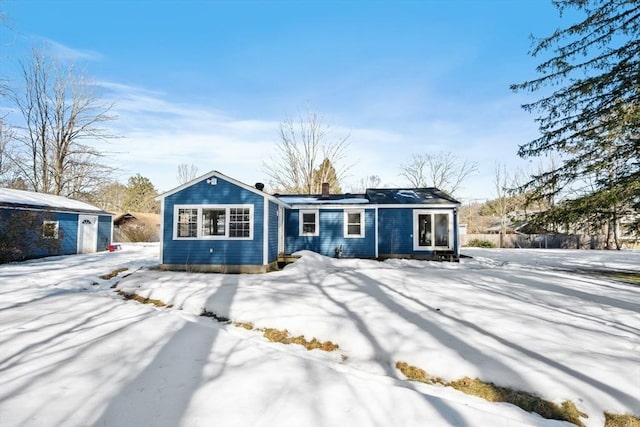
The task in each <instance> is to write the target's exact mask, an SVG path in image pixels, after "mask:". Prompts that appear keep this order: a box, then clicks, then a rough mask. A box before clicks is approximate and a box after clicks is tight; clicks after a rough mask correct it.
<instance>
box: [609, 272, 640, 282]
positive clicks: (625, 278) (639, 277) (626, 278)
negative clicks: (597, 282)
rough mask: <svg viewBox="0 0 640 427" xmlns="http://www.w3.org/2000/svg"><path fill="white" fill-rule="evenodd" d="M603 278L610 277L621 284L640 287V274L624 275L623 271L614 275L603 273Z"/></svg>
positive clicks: (613, 273)
mask: <svg viewBox="0 0 640 427" xmlns="http://www.w3.org/2000/svg"><path fill="white" fill-rule="evenodd" d="M603 276H606V277H610V278H612V279H615V280H619V281H621V282H627V283H631V284H634V285H640V273H624V272H621V271H615V272H612V273H603Z"/></svg>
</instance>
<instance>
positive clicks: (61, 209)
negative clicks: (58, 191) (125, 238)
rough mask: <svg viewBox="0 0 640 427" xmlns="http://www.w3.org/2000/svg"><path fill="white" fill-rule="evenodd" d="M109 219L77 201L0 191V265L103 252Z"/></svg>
mask: <svg viewBox="0 0 640 427" xmlns="http://www.w3.org/2000/svg"><path fill="white" fill-rule="evenodd" d="M112 217H113V215H112V214H110V213H109V212H105V211H103V210H102V209H100V208H98V207H96V206H93V205H91V204H89V203H85V202H81V201H78V200H72V199H68V198H66V197H61V196H55V195H52V194H44V193H34V192H32V191H22V190H13V189H8V188H0V262H10V261H21V260H25V259H30V258H41V257H45V256H52V255H71V254H80V253H92V252H97V251H104V250H107V249H108V247H109V245H110V244H111V238H112V228H113V227H112Z"/></svg>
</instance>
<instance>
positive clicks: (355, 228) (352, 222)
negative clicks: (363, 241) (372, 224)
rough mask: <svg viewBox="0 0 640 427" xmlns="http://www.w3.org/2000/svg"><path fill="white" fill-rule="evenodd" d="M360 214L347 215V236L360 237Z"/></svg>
mask: <svg viewBox="0 0 640 427" xmlns="http://www.w3.org/2000/svg"><path fill="white" fill-rule="evenodd" d="M361 226H362V214H361V213H360V212H356V213H347V235H348V236H360V235H361V230H362V227H361Z"/></svg>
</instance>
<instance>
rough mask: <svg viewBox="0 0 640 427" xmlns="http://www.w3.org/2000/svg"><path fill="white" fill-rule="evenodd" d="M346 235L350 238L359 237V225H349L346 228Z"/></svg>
mask: <svg viewBox="0 0 640 427" xmlns="http://www.w3.org/2000/svg"><path fill="white" fill-rule="evenodd" d="M347 234H349V235H350V236H352V235H355V236H359V235H360V234H361V233H360V224H355V225H352V224H349V225H348V226H347Z"/></svg>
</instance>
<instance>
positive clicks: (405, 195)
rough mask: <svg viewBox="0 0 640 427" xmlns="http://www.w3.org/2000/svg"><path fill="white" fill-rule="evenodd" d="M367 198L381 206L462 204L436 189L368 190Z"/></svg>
mask: <svg viewBox="0 0 640 427" xmlns="http://www.w3.org/2000/svg"><path fill="white" fill-rule="evenodd" d="M366 194H367V198H368V199H369V200H371V203H379V204H451V203H454V204H458V205H459V204H460V202H459V201H457V200H456V199H454V198H453V197H451V196H449V195H448V194H446V193H445V192H443V191H441V190H439V189H437V188H435V187H429V188H367V190H366Z"/></svg>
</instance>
